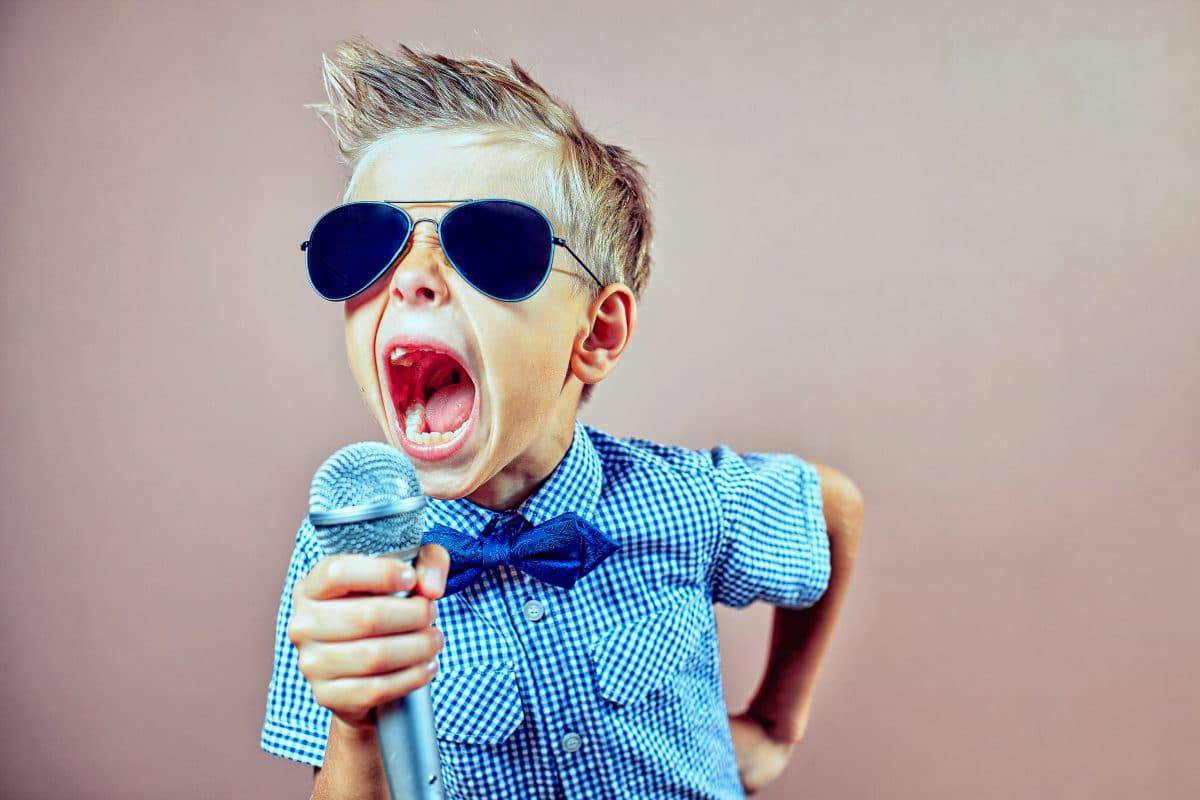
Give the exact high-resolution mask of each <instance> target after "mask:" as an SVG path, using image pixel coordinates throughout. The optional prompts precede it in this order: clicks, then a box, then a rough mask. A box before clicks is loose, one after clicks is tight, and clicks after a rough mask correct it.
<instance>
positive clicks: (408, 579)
mask: <svg viewBox="0 0 1200 800" xmlns="http://www.w3.org/2000/svg"><path fill="white" fill-rule="evenodd" d="M416 579H417V574H416V573H415V572H413V568H412V567H410V566H409V565H408V564H403V563H402V564H401V565H400V571H399V573H398V574H397V580H398V581H399V582H400V585H399V586H398V587H397V588H399V589H411V588H412V585H413V582H414V581H416Z"/></svg>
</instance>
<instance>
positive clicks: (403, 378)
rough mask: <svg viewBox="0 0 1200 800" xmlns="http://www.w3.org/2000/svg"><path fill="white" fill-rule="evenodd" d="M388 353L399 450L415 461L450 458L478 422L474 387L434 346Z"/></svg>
mask: <svg viewBox="0 0 1200 800" xmlns="http://www.w3.org/2000/svg"><path fill="white" fill-rule="evenodd" d="M389 347H390V349H389V350H388V351H387V355H386V362H387V372H388V389H389V392H390V394H391V400H392V409H393V411H394V414H395V417H394V418H395V426H396V432H397V436H398V437H399V439H400V443H401V445H402V446H403V448H404V450H405V451H406V452H408V454H409V455H411V456H413V457H415V458H421V459H425V460H439V459H443V458H449V457H450V456H451V455H453V454H454V453H456V452H458V450H459V449H460V448H461V447H462V446H463V444H464V443H465V442H466V440H467V437H468V436H469V435H470V431H471V428H472V427H473V426H474V422H475V419H476V418H477V416H478V414H477V412H478V407H479V400H478V392H477V391H476V387H475V381H474V380H472V378H471V375H470V373H469V372H468V371H467V368H466V367H465V366H464V365H463V363H462V362H461V361H460V360H459V359H458V357H457V356H455V355H454V354H453V353H451V352H450V351H449V350H447V349H444V348H442V347H440V346H438V345H436V344H433V343H429V344H411V343H409V344H405V345H389Z"/></svg>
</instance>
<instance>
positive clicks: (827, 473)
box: [814, 464, 863, 555]
mask: <svg viewBox="0 0 1200 800" xmlns="http://www.w3.org/2000/svg"><path fill="white" fill-rule="evenodd" d="M814 466H816V468H817V471H818V472H819V473H820V474H821V505H822V506H823V507H824V514H825V528H826V530H827V531H828V533H829V539H830V544H831V545H832V546H833V547H834V548H841V549H844V550H845V551H846V552H847V553H849V554H851V555H853V554H856V553H857V552H858V546H859V543H860V542H861V541H862V529H863V494H862V490H861V489H859V488H858V486H857V485H856V484H855V483H854V481H852V480H850V478H849V477H848V476H847V475H846V474H845V473H843V472H841V471H839V470H836V469H834V468H833V467H828V466H825V465H824V464H816V465H814Z"/></svg>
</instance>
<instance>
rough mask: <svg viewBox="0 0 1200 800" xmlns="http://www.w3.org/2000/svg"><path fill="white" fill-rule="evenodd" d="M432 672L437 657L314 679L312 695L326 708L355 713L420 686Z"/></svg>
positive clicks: (362, 711)
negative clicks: (377, 671) (379, 671)
mask: <svg viewBox="0 0 1200 800" xmlns="http://www.w3.org/2000/svg"><path fill="white" fill-rule="evenodd" d="M435 674H437V660H436V659H434V660H432V661H427V662H425V663H424V664H418V665H417V666H415V667H409V668H408V669H403V670H400V671H398V672H392V673H390V674H387V675H371V676H369V677H362V678H336V679H334V680H328V681H317V682H316V683H314V684H313V687H312V689H313V697H314V698H315V699H316V701H317V702H318V703H320V704H321V705H323V706H325V707H326V708H329V709H332V710H336V711H338V712H341V713H349V714H352V715H355V716H358V715H362V714H366V713H367V712H368V711H370V710H371V709H372V708H375V707H377V706H381V705H383V704H384V703H386V702H388V701H390V700H395V699H396V698H397V697H403V696H404V695H406V694H409V693H410V692H413V691H415V690H417V689H419V688H421V687H422V686H424V685H425V684H427V683H429V681H431V680H432V679H433V676H434V675H435Z"/></svg>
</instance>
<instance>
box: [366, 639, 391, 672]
mask: <svg viewBox="0 0 1200 800" xmlns="http://www.w3.org/2000/svg"><path fill="white" fill-rule="evenodd" d="M389 660H390V659H389V654H388V649H387V647H385V646H384V644H383V643H382V642H371V643H369V644H368V645H367V646H366V653H365V654H364V656H363V661H364V662H365V664H364V665H365V666H366V668H367V671H368V672H383V671H384V670H385V669H387V668H388V665H389Z"/></svg>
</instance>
